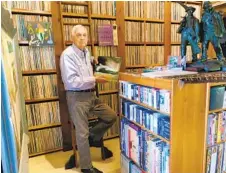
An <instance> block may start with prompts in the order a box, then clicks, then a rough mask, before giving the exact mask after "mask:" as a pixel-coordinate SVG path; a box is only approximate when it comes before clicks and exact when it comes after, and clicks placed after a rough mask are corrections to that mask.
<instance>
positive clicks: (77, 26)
mask: <svg viewBox="0 0 226 173" xmlns="http://www.w3.org/2000/svg"><path fill="white" fill-rule="evenodd" d="M79 28H84V29H85V30H86V32H87V29H86V27H84V26H83V25H75V26H74V27H73V28H72V30H71V36H72V37H73V36H74V35H75V33H76V32H77V31H78V29H79Z"/></svg>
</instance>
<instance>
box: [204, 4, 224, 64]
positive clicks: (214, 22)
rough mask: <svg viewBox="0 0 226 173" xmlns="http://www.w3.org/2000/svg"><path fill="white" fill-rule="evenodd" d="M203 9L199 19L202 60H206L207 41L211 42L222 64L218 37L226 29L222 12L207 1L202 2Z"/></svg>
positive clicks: (221, 35)
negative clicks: (201, 37)
mask: <svg viewBox="0 0 226 173" xmlns="http://www.w3.org/2000/svg"><path fill="white" fill-rule="evenodd" d="M203 10H204V12H203V14H202V19H201V26H202V29H203V32H202V33H203V41H202V61H206V60H207V49H208V45H209V42H211V43H212V45H213V47H214V50H215V52H216V55H217V59H218V61H220V62H221V63H222V64H223V53H222V49H221V46H220V38H222V37H223V35H224V33H225V32H226V30H225V27H224V22H223V18H222V14H221V13H219V12H216V11H215V10H214V9H213V7H212V4H211V3H210V2H209V1H205V2H204V4H203Z"/></svg>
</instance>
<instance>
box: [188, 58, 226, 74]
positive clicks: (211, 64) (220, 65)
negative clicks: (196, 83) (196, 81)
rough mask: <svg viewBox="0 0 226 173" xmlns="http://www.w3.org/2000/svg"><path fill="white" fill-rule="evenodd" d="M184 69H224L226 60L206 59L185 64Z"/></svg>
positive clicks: (208, 70)
mask: <svg viewBox="0 0 226 173" xmlns="http://www.w3.org/2000/svg"><path fill="white" fill-rule="evenodd" d="M185 70H186V71H196V72H215V71H226V61H225V60H222V61H218V60H217V59H214V60H207V61H201V60H199V61H197V62H193V63H190V64H187V67H186V69H185Z"/></svg>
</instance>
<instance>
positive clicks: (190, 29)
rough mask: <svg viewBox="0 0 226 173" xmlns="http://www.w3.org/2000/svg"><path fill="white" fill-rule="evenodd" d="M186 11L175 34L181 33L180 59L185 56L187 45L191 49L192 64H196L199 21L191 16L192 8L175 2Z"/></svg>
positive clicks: (193, 9)
mask: <svg viewBox="0 0 226 173" xmlns="http://www.w3.org/2000/svg"><path fill="white" fill-rule="evenodd" d="M177 3H179V4H180V5H181V6H182V7H184V9H185V11H186V13H187V14H186V15H185V16H184V17H183V19H182V21H181V22H180V26H179V28H178V30H177V33H181V57H184V56H186V48H187V45H188V43H189V44H190V45H191V48H192V62H196V61H197V60H198V59H197V55H198V54H199V53H200V52H201V50H200V48H199V46H198V43H199V20H198V19H197V18H196V17H195V16H193V13H194V11H195V8H194V7H188V6H186V5H184V4H183V3H182V2H177Z"/></svg>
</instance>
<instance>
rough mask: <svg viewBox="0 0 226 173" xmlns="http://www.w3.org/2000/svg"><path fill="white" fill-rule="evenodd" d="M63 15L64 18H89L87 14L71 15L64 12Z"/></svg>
mask: <svg viewBox="0 0 226 173" xmlns="http://www.w3.org/2000/svg"><path fill="white" fill-rule="evenodd" d="M62 15H63V16H64V17H81V18H88V15H87V14H76V13H69V12H63V13H62Z"/></svg>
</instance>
